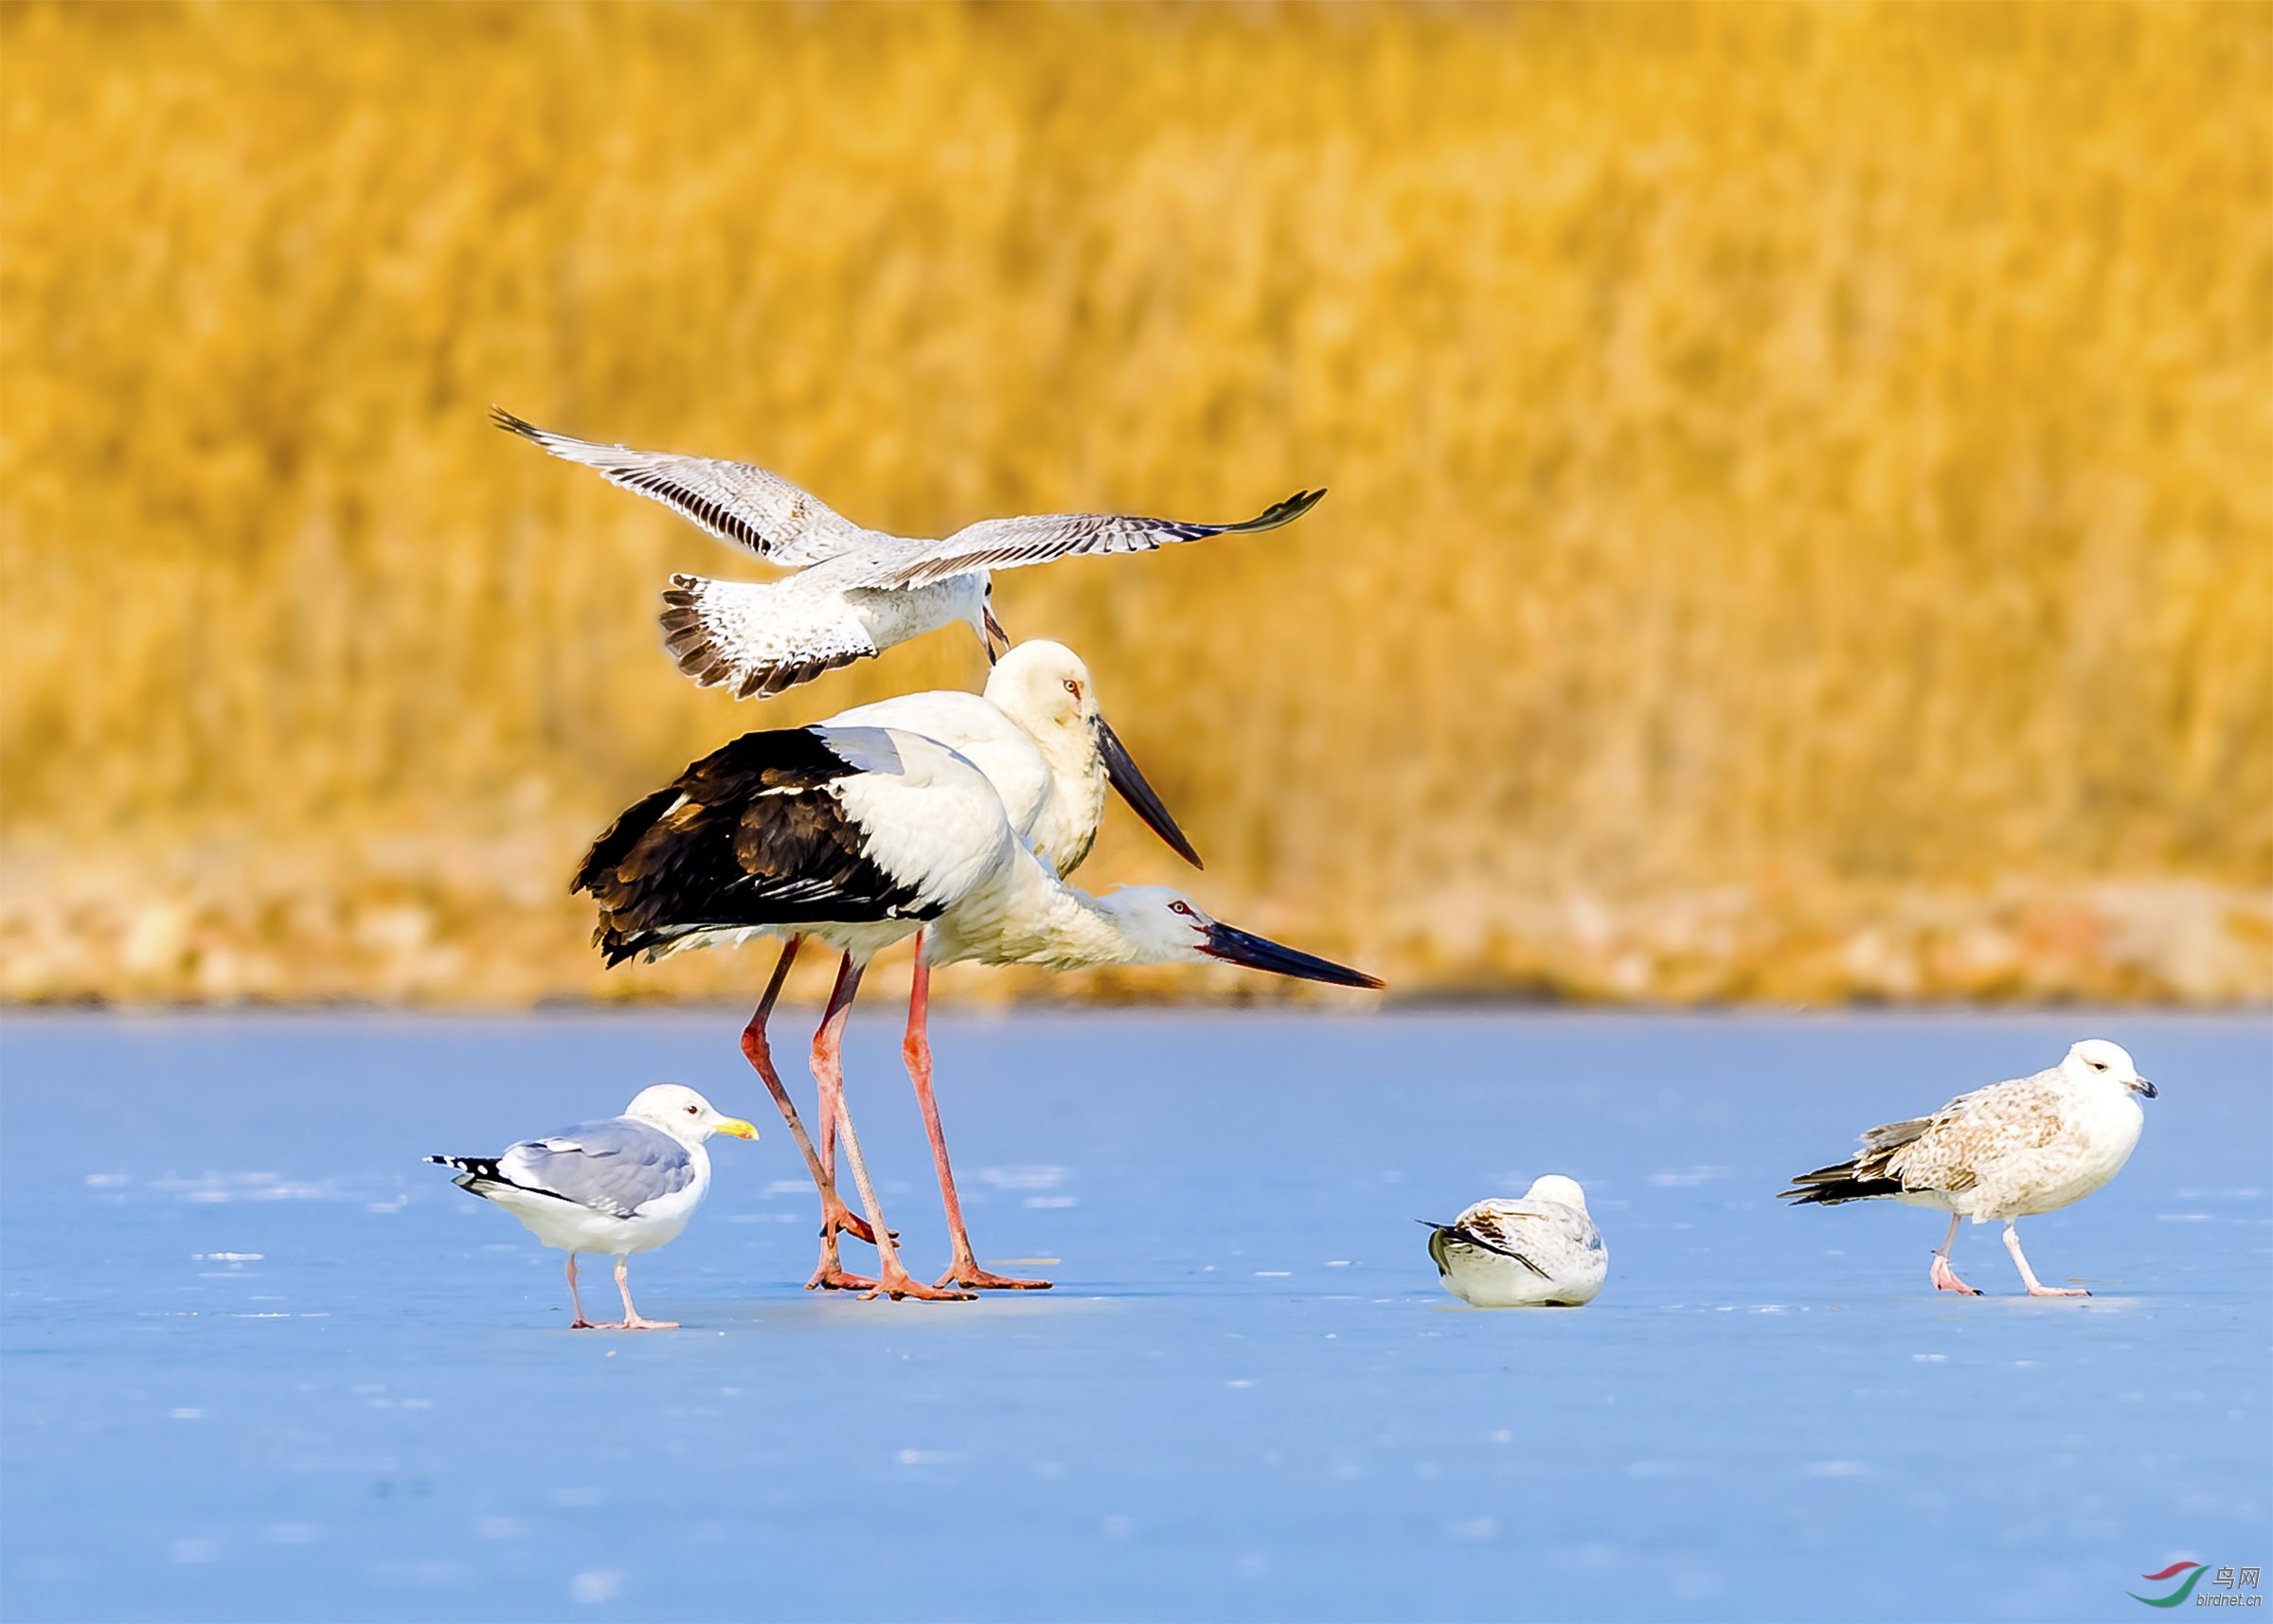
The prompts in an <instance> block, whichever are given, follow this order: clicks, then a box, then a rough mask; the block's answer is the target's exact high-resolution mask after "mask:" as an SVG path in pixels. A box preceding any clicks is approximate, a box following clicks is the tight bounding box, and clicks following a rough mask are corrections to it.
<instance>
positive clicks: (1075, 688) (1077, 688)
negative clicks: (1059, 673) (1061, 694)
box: [1065, 677, 1082, 699]
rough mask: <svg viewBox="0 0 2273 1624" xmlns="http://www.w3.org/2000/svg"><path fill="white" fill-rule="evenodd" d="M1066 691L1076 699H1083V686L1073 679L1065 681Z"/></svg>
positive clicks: (1069, 678)
mask: <svg viewBox="0 0 2273 1624" xmlns="http://www.w3.org/2000/svg"><path fill="white" fill-rule="evenodd" d="M1065 691H1066V692H1067V693H1069V694H1071V695H1073V697H1074V698H1076V699H1079V698H1081V697H1082V685H1081V684H1080V683H1077V682H1075V681H1074V680H1073V679H1072V678H1071V677H1067V678H1066V679H1065Z"/></svg>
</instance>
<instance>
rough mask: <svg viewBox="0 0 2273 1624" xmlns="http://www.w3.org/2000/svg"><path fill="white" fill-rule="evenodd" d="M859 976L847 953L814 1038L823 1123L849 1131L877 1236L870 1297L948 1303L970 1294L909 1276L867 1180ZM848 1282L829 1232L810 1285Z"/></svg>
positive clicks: (856, 1174)
mask: <svg viewBox="0 0 2273 1624" xmlns="http://www.w3.org/2000/svg"><path fill="white" fill-rule="evenodd" d="M860 976H861V967H859V966H857V965H855V964H854V963H853V962H852V955H850V954H847V955H845V962H844V963H843V965H841V966H840V967H839V968H838V970H837V973H836V989H835V990H834V991H832V992H831V993H830V995H829V1012H828V1014H826V1015H825V1016H823V1017H822V1018H821V1029H820V1030H819V1031H818V1032H816V1033H814V1039H813V1075H814V1078H816V1079H817V1080H819V1082H820V1085H821V1120H822V1122H823V1123H824V1124H826V1123H828V1122H831V1121H833V1122H835V1124H836V1125H837V1127H838V1129H839V1130H841V1131H842V1132H843V1133H844V1136H845V1160H846V1161H848V1162H850V1164H851V1165H852V1183H853V1185H854V1187H856V1188H858V1189H859V1191H860V1205H862V1206H863V1207H865V1208H867V1209H868V1227H869V1228H870V1229H871V1230H873V1231H874V1232H875V1235H876V1254H877V1263H878V1267H877V1270H876V1283H875V1284H874V1285H872V1286H870V1287H869V1288H868V1295H869V1296H871V1297H872V1296H875V1295H877V1294H879V1293H882V1294H886V1295H888V1296H890V1297H892V1298H893V1299H895V1300H897V1299H899V1298H901V1297H927V1298H934V1299H939V1300H942V1301H946V1300H953V1299H956V1298H960V1297H966V1296H968V1295H969V1294H968V1293H964V1292H943V1291H940V1289H939V1288H938V1287H936V1286H927V1285H925V1284H923V1282H922V1281H921V1280H919V1279H916V1278H915V1277H914V1276H911V1275H909V1274H908V1272H907V1270H906V1269H905V1268H904V1266H903V1265H902V1263H901V1261H900V1249H899V1248H898V1247H897V1246H895V1245H894V1244H893V1243H892V1231H891V1225H889V1224H887V1223H886V1222H885V1221H884V1206H883V1205H882V1204H881V1203H880V1202H878V1201H877V1199H876V1187H875V1186H874V1185H872V1184H870V1183H869V1182H868V1163H867V1162H866V1161H865V1160H863V1159H862V1156H861V1153H860V1135H859V1134H858V1133H854V1132H853V1130H852V1114H851V1113H850V1111H848V1110H846V1109H845V1068H844V1041H845V1021H846V1019H847V1017H848V1016H849V1015H850V1012H851V1008H852V999H853V997H854V996H855V995H856V994H857V993H858V992H859V991H860ZM825 1142H826V1141H824V1143H825ZM831 1276H834V1277H833V1278H832V1277H831ZM847 1283H849V1282H848V1281H847V1280H846V1277H845V1276H844V1272H843V1271H842V1270H841V1269H838V1268H837V1267H836V1236H835V1235H834V1233H829V1234H826V1235H824V1236H823V1237H822V1240H821V1266H820V1269H819V1270H818V1271H817V1272H816V1273H815V1274H814V1277H813V1279H812V1280H811V1281H809V1282H808V1285H809V1286H811V1285H824V1286H837V1285H842V1284H847ZM864 1283H865V1282H864Z"/></svg>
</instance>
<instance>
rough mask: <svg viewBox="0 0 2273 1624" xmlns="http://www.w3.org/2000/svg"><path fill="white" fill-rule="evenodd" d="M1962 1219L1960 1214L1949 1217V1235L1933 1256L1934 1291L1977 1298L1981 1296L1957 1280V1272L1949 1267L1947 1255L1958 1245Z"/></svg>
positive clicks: (1943, 1238) (1945, 1236) (1944, 1238)
mask: <svg viewBox="0 0 2273 1624" xmlns="http://www.w3.org/2000/svg"><path fill="white" fill-rule="evenodd" d="M1962 1217H1963V1215H1962V1214H1961V1213H1955V1212H1953V1213H1951V1214H1950V1215H1949V1233H1948V1234H1947V1235H1944V1236H1943V1237H1942V1246H1941V1249H1940V1250H1939V1251H1937V1252H1936V1253H1935V1254H1934V1270H1933V1281H1934V1290H1936V1291H1938V1292H1962V1293H1963V1294H1965V1295H1967V1296H1969V1297H1978V1296H1979V1295H1980V1293H1978V1292H1977V1291H1975V1290H1974V1289H1973V1288H1972V1287H1971V1286H1969V1285H1967V1284H1966V1283H1965V1282H1964V1281H1963V1280H1960V1279H1959V1278H1958V1272H1957V1271H1956V1270H1955V1269H1953V1268H1951V1267H1950V1266H1949V1254H1950V1251H1951V1249H1952V1248H1953V1247H1955V1246H1956V1245H1957V1243H1958V1224H1959V1222H1960V1221H1961V1220H1962Z"/></svg>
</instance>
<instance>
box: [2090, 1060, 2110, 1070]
mask: <svg viewBox="0 0 2273 1624" xmlns="http://www.w3.org/2000/svg"><path fill="white" fill-rule="evenodd" d="M2091 1069H2092V1070H2094V1071H2105V1070H2106V1069H2107V1062H2105V1061H2093V1062H2091Z"/></svg>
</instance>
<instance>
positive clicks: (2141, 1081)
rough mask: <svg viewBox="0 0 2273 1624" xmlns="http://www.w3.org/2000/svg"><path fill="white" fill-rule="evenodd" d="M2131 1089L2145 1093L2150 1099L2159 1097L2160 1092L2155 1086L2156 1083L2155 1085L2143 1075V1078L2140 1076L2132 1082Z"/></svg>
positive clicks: (2137, 1092)
mask: <svg viewBox="0 0 2273 1624" xmlns="http://www.w3.org/2000/svg"><path fill="white" fill-rule="evenodd" d="M2131 1091H2132V1092H2133V1093H2134V1094H2143V1095H2145V1096H2146V1097H2147V1098H2149V1099H2154V1098H2157V1095H2158V1092H2159V1091H2158V1090H2157V1088H2156V1087H2155V1085H2154V1084H2153V1083H2151V1082H2149V1081H2148V1080H2146V1079H2145V1078H2143V1077H2142V1078H2138V1079H2135V1080H2133V1081H2132V1084H2131Z"/></svg>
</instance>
